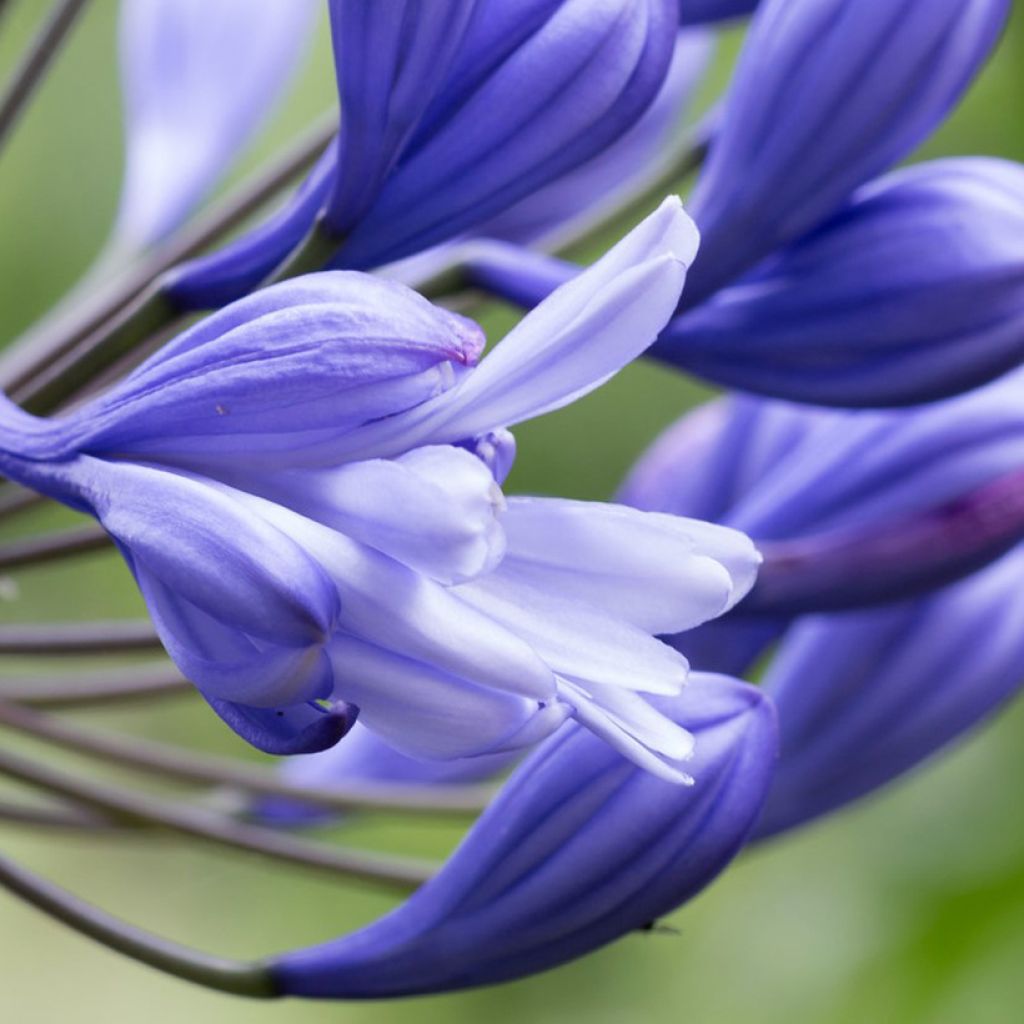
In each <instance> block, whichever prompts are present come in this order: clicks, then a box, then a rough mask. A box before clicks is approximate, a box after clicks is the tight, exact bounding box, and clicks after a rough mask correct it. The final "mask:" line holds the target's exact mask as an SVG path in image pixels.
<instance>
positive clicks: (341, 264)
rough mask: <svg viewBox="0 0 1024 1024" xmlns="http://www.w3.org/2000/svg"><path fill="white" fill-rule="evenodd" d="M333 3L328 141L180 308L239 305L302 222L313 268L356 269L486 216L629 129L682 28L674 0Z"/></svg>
mask: <svg viewBox="0 0 1024 1024" xmlns="http://www.w3.org/2000/svg"><path fill="white" fill-rule="evenodd" d="M329 9H330V13H331V25H332V32H333V40H334V45H335V55H336V60H337V69H338V90H339V98H340V102H341V108H342V110H343V112H344V115H343V118H342V123H341V129H340V132H339V135H338V141H337V145H336V146H334V147H332V148H331V149H330V150H329V151H328V152H327V153H326V154H325V155H324V157H323V159H322V160H321V161H320V163H319V164H318V165H317V167H316V168H315V169H314V170H313V171H312V173H311V175H310V177H309V178H308V179H307V181H306V182H305V184H304V185H303V186H302V188H300V190H299V191H298V193H297V194H296V196H295V197H294V199H293V200H292V201H291V202H290V203H288V204H287V205H286V207H285V208H284V209H282V210H281V211H279V212H278V213H277V214H276V215H275V216H274V217H273V218H272V219H271V220H269V221H267V222H266V223H265V224H263V225H261V226H260V227H259V228H257V229H256V230H255V231H253V232H251V233H250V234H248V235H246V236H244V237H243V238H242V239H241V240H239V241H238V242H237V243H234V244H232V245H230V246H228V247H227V248H226V249H225V250H222V251H221V252H219V253H215V254H213V255H212V256H209V257H205V258H203V259H201V260H199V261H197V262H196V263H194V264H191V265H187V266H185V267H183V268H181V269H180V271H179V272H178V273H177V274H176V275H175V277H174V279H173V280H172V281H171V282H170V283H169V287H168V294H169V295H170V296H171V298H172V299H173V300H174V301H175V302H177V303H179V304H181V305H184V306H186V307H192V306H207V305H217V304H221V303H223V302H225V301H228V300H230V299H233V298H237V297H238V296H240V295H242V294H244V293H245V292H246V291H248V290H250V289H251V288H253V287H255V286H256V285H257V284H259V282H260V281H261V280H262V279H263V278H265V277H266V276H267V275H268V274H270V273H271V272H272V271H273V270H274V269H275V267H277V266H278V265H279V264H280V263H281V262H282V261H283V260H284V259H285V258H286V257H288V255H289V253H290V252H291V251H292V250H293V249H294V248H295V247H296V246H298V245H299V243H300V242H302V240H303V238H304V237H305V236H306V235H307V233H309V232H310V231H311V230H312V231H314V232H316V233H317V235H318V237H319V239H320V242H321V243H322V248H323V249H324V252H323V255H322V258H321V260H320V264H319V265H321V266H328V267H335V268H354V269H366V268H370V267H373V266H378V265H380V264H383V263H388V262H392V261H394V260H398V259H401V258H403V257H405V256H409V255H411V254H413V253H415V252H418V251H422V250H424V249H427V248H430V247H432V246H434V245H436V244H438V243H439V242H442V241H444V240H446V239H448V238H452V237H454V236H457V235H459V234H461V233H463V232H464V231H466V230H468V229H469V228H471V227H473V226H474V225H476V224H480V223H483V222H484V221H486V220H489V219H490V218H492V217H494V216H496V215H497V214H499V213H501V212H502V211H503V210H505V209H507V208H508V207H510V206H512V205H513V204H514V203H516V202H518V201H520V200H522V199H524V198H526V197H527V196H529V195H531V194H532V193H534V192H536V191H537V190H538V189H540V188H542V187H543V186H545V185H546V184H548V183H549V182H551V181H554V180H555V179H557V178H559V177H560V176H562V175H563V174H565V173H567V172H569V171H571V170H573V169H574V168H576V167H578V166H580V165H581V164H583V163H585V162H587V161H588V160H589V159H590V158H591V157H594V156H596V155H597V154H598V153H600V152H601V151H602V150H604V149H606V148H607V147H608V146H610V145H611V144H612V143H613V142H614V141H615V140H616V139H618V138H619V137H620V136H621V135H622V134H623V133H624V132H626V131H627V130H628V129H629V128H631V127H632V126H633V124H634V123H635V121H636V120H637V119H638V118H639V117H640V116H641V115H642V114H643V112H644V111H645V110H646V109H647V107H648V106H649V105H650V104H651V102H652V101H653V100H654V98H655V96H656V95H657V93H658V91H659V89H660V88H661V85H662V82H663V81H664V79H665V76H666V74H667V72H668V67H669V62H670V60H671V57H672V50H673V45H674V42H675V36H676V25H677V10H676V0H599V2H595V0H532V2H530V3H523V4H515V5H511V4H507V3H500V2H495V0H441V2H435V0H431V2H424V0H408V2H406V0H403V2H402V3H401V4H399V5H398V7H397V8H396V7H394V6H389V7H388V8H387V10H385V9H384V8H380V9H374V8H369V7H367V6H366V5H365V4H363V3H359V2H353V0H332V2H331V3H330V4H329ZM412 25H415V31H409V30H408V26H412ZM368 55H372V59H368ZM495 110H501V111H504V112H506V114H505V116H502V117H500V118H496V117H494V116H493V111H495Z"/></svg>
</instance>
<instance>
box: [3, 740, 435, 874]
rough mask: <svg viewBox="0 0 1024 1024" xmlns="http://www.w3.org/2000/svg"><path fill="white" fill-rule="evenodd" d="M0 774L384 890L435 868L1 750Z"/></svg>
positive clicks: (184, 832) (108, 809) (124, 815)
mask: <svg viewBox="0 0 1024 1024" xmlns="http://www.w3.org/2000/svg"><path fill="white" fill-rule="evenodd" d="M0 774H2V775H5V776H7V777H8V778H10V779H14V780H16V781H18V782H21V783H24V784H25V785H27V786H31V787H33V788H35V789H41V790H43V791H45V792H48V793H52V794H54V795H56V796H59V797H66V798H68V799H70V800H73V801H75V802H78V803H81V804H83V805H85V806H87V807H92V808H95V809H97V810H99V811H101V812H104V813H109V814H112V815H114V816H115V817H118V818H124V819H127V820H128V821H141V822H144V823H146V824H147V825H151V826H156V827H159V828H161V829H164V830H166V831H170V832H174V833H178V834H181V835H186V836H190V837H192V838H194V839H201V840H205V841H207V842H210V843H214V844H216V845H219V846H225V847H229V848H232V849H236V850H243V851H246V852H249V853H255V854H259V855H260V856H263V857H267V858H269V859H270V860H272V861H282V862H285V863H288V864H295V865H298V866H301V867H307V868H313V869H315V870H317V871H323V872H326V873H327V874H330V875H334V876H340V877H343V878H355V879H358V880H359V881H360V882H365V883H371V884H374V885H381V886H383V887H384V888H389V889H395V888H397V889H398V890H399V891H406V890H408V889H411V888H413V889H414V888H416V886H418V885H420V884H421V883H422V882H424V881H426V879H427V878H429V877H430V876H431V875H432V874H433V873H434V870H435V865H433V864H430V863H427V862H424V861H418V860H413V859H411V858H408V857H396V856H394V855H383V854H373V853H369V852H364V851H361V850H354V849H345V848H343V847H339V846H327V845H326V844H323V843H314V842H310V841H308V840H305V839H300V838H298V837H296V836H292V835H288V834H286V833H282V832H279V831H275V830H273V829H268V828H264V827H262V826H260V825H250V824H248V823H246V822H242V821H238V820H235V819H234V818H231V817H230V816H228V815H225V814H222V813H220V812H218V811H216V810H213V809H211V808H207V807H202V806H200V805H196V804H189V803H185V802H183V801H179V800H171V799H168V798H166V797H158V796H156V795H154V794H151V793H142V792H138V791H136V790H133V789H130V788H129V787H127V786H122V785H119V784H116V783H112V782H101V781H99V780H98V779H91V778H86V777H84V776H82V775H80V774H78V773H75V772H71V771H68V770H65V769H60V768H54V767H53V766H52V765H46V764H41V763H39V762H36V761H32V760H30V759H29V758H27V757H25V756H23V755H21V754H16V753H14V752H12V751H8V750H0Z"/></svg>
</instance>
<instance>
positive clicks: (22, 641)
mask: <svg viewBox="0 0 1024 1024" xmlns="http://www.w3.org/2000/svg"><path fill="white" fill-rule="evenodd" d="M160 650H163V646H162V645H161V643H160V638H159V637H158V636H157V635H156V632H155V631H154V629H153V626H152V625H151V624H150V622H149V620H148V619H123V620H120V619H114V620H111V621H109V622H59V623H43V624H36V623H31V624H26V625H18V626H0V654H33V655H35V654H41V655H49V656H53V657H66V656H68V655H78V654H127V653H130V652H133V651H160Z"/></svg>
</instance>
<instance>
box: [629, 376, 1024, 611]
mask: <svg viewBox="0 0 1024 1024" xmlns="http://www.w3.org/2000/svg"><path fill="white" fill-rule="evenodd" d="M1022 389H1024V377H1022V375H1021V373H1020V372H1019V371H1018V372H1016V373H1013V374H1010V375H1008V376H1007V377H1005V378H1003V379H1002V380H1000V381H997V382H995V383H994V384H990V385H988V386H986V387H985V388H981V389H978V390H977V391H974V392H971V393H969V394H967V395H962V396H959V397H957V398H953V399H948V400H946V401H943V402H937V403H934V404H932V405H928V406H922V407H921V408H919V409H914V410H912V411H908V412H905V413H904V412H869V411H866V410H865V411H861V412H847V413H842V412H827V411H824V410H813V409H801V408H800V407H799V406H791V405H787V404H785V403H776V402H763V401H758V400H756V399H730V400H728V401H727V402H723V403H720V404H716V405H713V406H711V407H708V408H706V409H702V410H700V411H699V412H698V413H696V414H694V415H693V416H691V417H688V418H686V419H684V420H683V421H682V422H681V423H680V424H679V425H677V426H676V427H675V428H673V429H672V430H671V431H669V432H668V433H667V434H666V435H665V436H664V437H663V439H662V440H661V441H659V442H658V443H657V444H656V445H655V446H654V447H653V448H652V450H651V451H650V452H649V453H648V455H647V456H645V457H644V459H642V460H641V461H640V463H639V464H638V465H637V467H636V468H635V469H634V471H633V473H632V475H631V476H630V478H629V480H627V482H626V484H625V486H624V488H623V491H622V497H623V498H624V499H625V500H626V501H627V502H629V503H630V504H632V505H635V506H637V507H638V508H647V509H658V510H659V511H667V512H673V513H676V514H682V513H683V512H684V511H686V512H687V514H692V515H698V516H701V517H703V518H708V519H714V520H717V521H720V522H726V523H728V524H730V525H731V526H733V527H735V528H737V529H742V530H744V531H745V532H747V533H749V534H750V535H751V536H752V537H754V538H755V540H756V541H757V542H758V543H759V544H760V545H761V546H762V548H763V550H764V552H765V555H766V563H765V566H764V569H763V571H762V573H761V576H760V579H759V583H758V587H757V588H756V590H755V592H754V593H753V594H752V595H751V596H750V599H749V600H748V601H747V602H746V603H745V606H744V607H745V609H747V610H748V611H750V612H754V611H757V612H758V613H759V614H766V615H769V616H771V615H773V614H783V615H791V614H793V613H797V612H802V611H814V610H821V609H826V608H839V607H857V606H859V605H863V604H872V603H878V602H886V601H892V600H896V599H899V598H900V597H905V596H911V595H913V594H915V593H920V592H923V591H926V590H928V589H930V588H932V587H934V586H937V585H940V584H942V583H945V582H948V581H949V580H951V579H953V578H956V577H957V576H960V575H964V574H966V573H968V572H971V571H973V570H974V569H976V568H978V567H979V566H980V565H983V564H985V563H986V562H987V561H990V560H991V559H993V558H995V557H996V556H998V555H1000V554H1002V553H1003V552H1004V551H1006V550H1007V548H1009V547H1011V546H1012V545H1013V544H1014V543H1016V542H1017V541H1018V540H1020V539H1022V537H1024V497H1022V495H1021V491H1022V489H1024V488H1022V484H1021V482H1020V478H1021V477H1022V476H1024V474H1022V469H1024V412H1022V409H1024V405H1022V402H1021V396H1022V393H1024V392H1022ZM737 449H738V450H740V451H742V452H743V455H742V456H741V457H740V458H736V457H735V456H734V455H733V453H734V452H735V451H736V450H737Z"/></svg>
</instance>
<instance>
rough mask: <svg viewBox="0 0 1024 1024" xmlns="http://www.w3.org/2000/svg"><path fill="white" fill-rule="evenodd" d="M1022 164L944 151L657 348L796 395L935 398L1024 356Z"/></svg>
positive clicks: (886, 401) (711, 374) (694, 316)
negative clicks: (943, 156) (945, 155)
mask: <svg viewBox="0 0 1024 1024" xmlns="http://www.w3.org/2000/svg"><path fill="white" fill-rule="evenodd" d="M1022 339H1024V167H1022V166H1021V165H1019V164H1014V163H1010V162H1009V161H1003V160H990V159H982V158H974V159H961V160H940V161H935V162H933V163H929V164H922V165H920V166H917V167H913V168H910V169H908V170H904V171H900V172H898V173H896V174H893V175H889V176H887V177H886V178H883V179H881V180H879V181H877V182H874V183H872V184H871V185H868V186H866V187H865V188H863V189H861V191H860V192H858V193H857V194H855V195H854V197H853V199H852V200H851V201H850V203H849V204H847V206H846V207H845V208H844V209H843V210H841V211H840V213H839V214H837V215H836V216H835V217H833V218H832V219H831V220H830V221H828V222H827V223H826V224H825V225H824V226H823V227H821V228H819V229H818V230H816V231H814V232H813V233H811V234H810V235H808V236H806V237H804V238H802V239H801V240H800V241H798V242H797V243H796V244H794V245H792V246H791V247H790V248H788V249H785V250H783V251H782V252H780V253H778V254H777V255H775V256H773V257H772V258H771V259H770V260H769V261H768V262H767V263H765V264H762V265H761V266H759V267H758V268H757V269H756V270H755V271H754V272H753V273H752V274H750V275H748V276H747V277H746V278H743V279H741V280H740V281H739V282H738V283H737V284H735V285H733V286H732V287H729V288H726V289H725V290H724V291H721V292H719V293H718V294H717V295H716V296H714V297H713V298H712V299H711V300H710V301H709V302H705V303H704V304H702V305H701V306H700V307H699V308H698V309H696V310H694V311H693V312H691V313H689V314H687V315H684V316H681V317H679V318H677V319H676V320H674V321H673V322H672V324H671V325H670V326H669V327H668V328H667V329H666V330H665V331H664V332H663V333H662V335H661V337H660V338H659V339H658V341H657V342H656V343H655V345H654V347H653V348H652V350H651V355H653V356H655V357H656V358H658V359H662V360H664V361H666V362H669V363H672V364H673V365H677V366H682V367H684V368H686V369H688V370H690V371H692V372H694V373H697V374H700V375H702V376H705V377H708V378H710V379H712V380H715V381H716V382H718V383H722V384H726V385H727V386H730V387H738V388H743V389H746V390H750V391H755V392H761V393H764V394H769V395H772V396H775V397H779V398H787V399H790V400H793V401H806V402H814V403H819V404H829V405H847V406H862V405H867V406H875V407H877V406H881V405H899V404H907V403H912V402H924V401H933V400H935V399H937V398H944V397H946V396H948V395H951V394H955V393H957V392H959V391H966V390H968V389H969V388H972V387H975V386H977V385H978V384H981V383H984V382H985V381H987V380H989V379H991V378H993V377H995V376H998V375H999V374H1000V373H1003V372H1005V371H1007V370H1009V369H1011V368H1013V367H1015V366H1017V365H1018V364H1019V363H1020V362H1021V360H1022V358H1024V340H1022Z"/></svg>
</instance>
